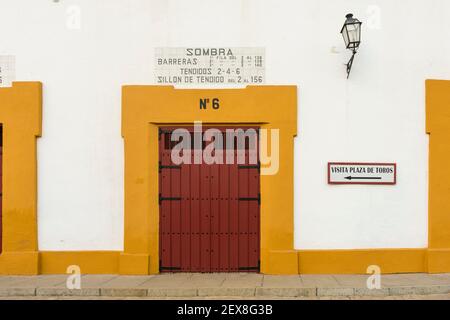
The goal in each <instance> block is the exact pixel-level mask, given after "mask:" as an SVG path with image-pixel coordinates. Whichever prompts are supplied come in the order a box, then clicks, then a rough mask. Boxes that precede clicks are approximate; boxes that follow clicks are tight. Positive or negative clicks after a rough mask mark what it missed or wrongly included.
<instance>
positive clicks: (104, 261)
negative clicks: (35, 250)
mask: <svg viewBox="0 0 450 320" xmlns="http://www.w3.org/2000/svg"><path fill="white" fill-rule="evenodd" d="M119 256H120V252H119V251H65V252H53V251H44V252H39V270H40V273H41V274H62V273H66V272H67V267H69V266H71V265H76V266H79V267H80V270H81V273H82V274H98V273H103V274H118V273H119Z"/></svg>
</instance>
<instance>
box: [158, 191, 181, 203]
mask: <svg viewBox="0 0 450 320" xmlns="http://www.w3.org/2000/svg"><path fill="white" fill-rule="evenodd" d="M180 200H181V197H163V196H161V193H160V194H159V204H160V205H161V202H163V201H180Z"/></svg>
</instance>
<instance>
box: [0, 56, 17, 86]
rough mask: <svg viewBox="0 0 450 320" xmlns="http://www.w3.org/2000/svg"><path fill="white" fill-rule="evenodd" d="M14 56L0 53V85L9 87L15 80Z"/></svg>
mask: <svg viewBox="0 0 450 320" xmlns="http://www.w3.org/2000/svg"><path fill="white" fill-rule="evenodd" d="M14 78H15V58H14V56H6V55H5V56H2V55H0V87H10V86H11V85H12V82H13V81H14V80H15V79H14Z"/></svg>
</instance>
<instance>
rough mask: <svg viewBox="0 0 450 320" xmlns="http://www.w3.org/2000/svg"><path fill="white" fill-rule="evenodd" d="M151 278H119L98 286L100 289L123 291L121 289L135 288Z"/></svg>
mask: <svg viewBox="0 0 450 320" xmlns="http://www.w3.org/2000/svg"><path fill="white" fill-rule="evenodd" d="M150 279H151V276H120V277H115V278H113V279H110V280H108V281H105V282H104V283H102V284H99V287H100V288H102V289H103V288H108V289H110V288H113V289H123V288H125V289H126V288H136V287H139V286H140V285H142V284H144V283H145V282H147V281H149V280H150Z"/></svg>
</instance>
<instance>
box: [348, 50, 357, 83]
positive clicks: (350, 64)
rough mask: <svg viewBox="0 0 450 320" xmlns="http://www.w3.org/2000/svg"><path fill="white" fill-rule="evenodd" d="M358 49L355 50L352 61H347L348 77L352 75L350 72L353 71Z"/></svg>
mask: <svg viewBox="0 0 450 320" xmlns="http://www.w3.org/2000/svg"><path fill="white" fill-rule="evenodd" d="M355 55H356V50H353V54H352V57H351V58H350V61H349V62H348V63H347V79H348V78H349V77H350V72H351V71H352V66H353V60H354V59H355Z"/></svg>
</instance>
